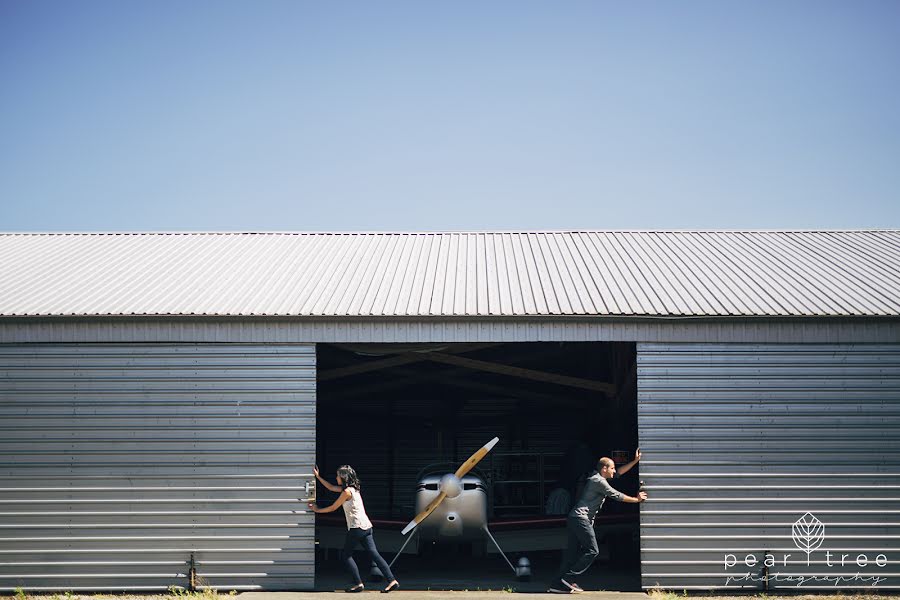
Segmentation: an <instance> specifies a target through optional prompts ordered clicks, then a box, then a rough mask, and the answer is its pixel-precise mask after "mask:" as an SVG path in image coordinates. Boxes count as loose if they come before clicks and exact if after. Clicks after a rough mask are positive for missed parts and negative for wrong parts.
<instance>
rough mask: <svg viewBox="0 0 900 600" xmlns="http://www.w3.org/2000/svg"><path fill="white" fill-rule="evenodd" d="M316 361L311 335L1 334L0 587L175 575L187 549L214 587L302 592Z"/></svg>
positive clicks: (308, 570)
mask: <svg viewBox="0 0 900 600" xmlns="http://www.w3.org/2000/svg"><path fill="white" fill-rule="evenodd" d="M315 361H316V355H315V346H314V345H312V344H284V345H273V344H266V345H262V344H254V345H240V344H41V345H28V344H19V345H3V346H0V373H2V375H3V376H2V378H0V434H2V435H0V483H2V485H0V501H2V506H3V513H2V514H0V524H2V529H3V535H2V537H0V575H2V576H3V577H2V578H0V590H3V591H11V590H12V589H13V586H22V587H24V588H25V589H26V590H27V591H31V590H73V591H76V590H77V591H87V590H97V591H99V590H126V589H131V590H137V589H142V590H164V589H166V588H167V587H168V586H170V585H177V586H186V583H187V573H188V561H189V557H190V554H191V552H193V553H194V557H195V560H196V565H197V572H198V574H199V575H200V577H201V578H203V579H205V580H206V582H207V584H208V586H209V587H211V588H216V589H222V590H230V589H237V590H299V589H312V587H313V583H314V580H313V577H314V567H315V560H314V555H313V550H314V519H313V515H312V514H311V513H309V514H308V513H307V512H306V510H305V509H306V506H305V503H304V502H303V501H302V500H301V499H302V498H304V497H305V496H306V493H305V489H304V483H305V481H306V480H311V478H312V474H311V473H310V472H309V469H310V466H311V465H312V462H313V460H314V452H315V436H316V432H315V427H316V420H315V413H316V368H315ZM223 561H227V562H223ZM13 562H15V563H19V564H12V563H13ZM21 563H33V564H21Z"/></svg>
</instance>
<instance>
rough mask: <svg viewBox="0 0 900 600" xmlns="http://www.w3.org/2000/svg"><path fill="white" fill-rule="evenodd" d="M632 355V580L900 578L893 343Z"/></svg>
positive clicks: (672, 349) (824, 582)
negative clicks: (636, 508) (637, 569)
mask: <svg viewBox="0 0 900 600" xmlns="http://www.w3.org/2000/svg"><path fill="white" fill-rule="evenodd" d="M637 353H638V423H639V436H640V441H641V446H642V449H643V451H644V460H643V461H642V463H641V478H642V479H643V480H644V481H645V482H646V484H647V492H648V493H649V495H650V497H651V500H650V501H649V502H647V503H646V504H644V505H643V507H642V512H641V538H642V539H641V545H642V548H641V560H642V565H641V572H642V584H643V586H644V587H645V588H650V587H654V586H656V585H659V586H660V587H663V588H666V589H677V590H680V589H710V588H721V587H730V588H742V587H743V588H745V589H747V588H758V589H763V588H764V587H765V583H764V581H762V580H764V579H766V577H764V576H767V580H768V587H769V589H787V588H791V589H796V588H797V587H798V586H799V587H800V588H801V589H835V588H837V589H841V588H871V587H872V586H873V585H874V586H875V587H876V589H881V590H888V589H900V344H891V345H862V344H857V345H814V344H809V345H777V344H770V345H750V344H638V349H637ZM807 513H810V515H809V516H806V515H807ZM804 516H806V518H805V521H801V523H800V524H799V525H798V526H797V527H793V525H794V524H795V523H797V521H800V520H801V519H804ZM811 517H814V518H815V519H817V520H818V522H819V523H821V524H822V525H824V529H822V528H818V527H805V526H804V523H809V522H813V523H815V521H812V518H811ZM807 550H810V551H809V552H807ZM766 553H770V554H771V555H772V558H773V559H774V560H772V558H770V560H769V563H770V564H769V565H766V560H765V554H766ZM786 554H789V555H790V556H788V557H787V559H786V561H785V558H784V557H785V555H786ZM728 555H733V558H732V556H728ZM748 555H752V556H751V558H750V559H749V560H747V556H748ZM845 555H846V556H845ZM879 555H881V557H882V558H880V559H879ZM842 556H843V557H844V558H843V563H844V564H843V566H841V564H840V563H841V561H842ZM754 559H755V561H758V562H756V564H753V563H754ZM726 560H727V561H728V562H729V563H734V564H730V565H729V566H728V567H727V568H726V564H725V563H726ZM807 560H809V565H808V566H807ZM857 561H859V562H860V563H865V566H861V565H860V564H859V563H858V562H857ZM879 562H880V563H886V564H882V565H879V564H876V563H879ZM748 563H750V564H748ZM772 563H774V564H772ZM829 563H830V564H829ZM764 569H766V570H765V571H764ZM802 576H805V577H806V578H805V579H801V577H802ZM729 577H730V578H729ZM873 577H875V578H879V579H881V580H880V581H876V579H873Z"/></svg>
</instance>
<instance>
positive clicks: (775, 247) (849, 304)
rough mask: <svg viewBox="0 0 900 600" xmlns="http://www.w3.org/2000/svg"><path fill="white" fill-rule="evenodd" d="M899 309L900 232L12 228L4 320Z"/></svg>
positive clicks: (3, 251)
mask: <svg viewBox="0 0 900 600" xmlns="http://www.w3.org/2000/svg"><path fill="white" fill-rule="evenodd" d="M68 315H71V316H91V315H96V316H100V315H222V316H250V315H273V316H275V315H281V316H316V315H321V316H351V317H352V316H417V317H421V316H516V315H521V316H551V315H610V316H612V315H621V316H642V315H644V316H777V315H785V316H863V315H870V316H875V315H885V316H898V315H900V230H865V231H862V230H854V231H541V232H447V233H443V232H442V233H437V232H423V233H360V232H355V233H354V232H347V233H183V232H182V233H83V234H81V233H79V234H74V233H27V234H26V233H9V234H0V316H68Z"/></svg>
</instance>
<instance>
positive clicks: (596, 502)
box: [547, 448, 647, 594]
mask: <svg viewBox="0 0 900 600" xmlns="http://www.w3.org/2000/svg"><path fill="white" fill-rule="evenodd" d="M640 460H641V449H640V448H638V449H637V450H636V451H635V453H634V460H632V461H631V462H629V463H626V464H624V465H622V469H621V470H620V471H619V474H620V475H624V474H625V473H627V472H628V471H630V470H631V468H632V467H633V466H634V465H636V464H638V462H640ZM615 476H616V463H614V462H613V461H612V459H611V458H607V457H605V456H604V457H603V458H601V459H600V460H599V461H597V470H596V471H594V472H593V473H591V475H590V477H588V479H587V482H586V483H585V485H584V490H583V491H582V492H581V497H580V498H579V499H578V502H576V503H575V506H574V507H573V508H572V510H571V511H569V514H568V516H567V517H566V529H567V530H568V532H569V543H568V546H567V548H566V552H565V554H564V555H563V564H562V568H561V569H560V573H559V577H557V578H556V579H555V580H554V581H553V583H552V585H551V586H550V589H549V590H547V591H548V592H550V593H553V594H578V593H580V592H583V591H584V590H582V589H581V587H579V585H578V584H577V583H575V580H574V577H575V576H576V575H580V574H581V573H584V572H585V571H587V569H588V567H590V566H591V563H593V562H594V559H595V558H597V554H598V549H597V535H596V534H595V533H594V517H595V516H597V512H598V511H599V510H600V508H601V507H602V506H603V502H604V501H605V500H606V499H607V498H612V499H613V500H617V501H619V502H632V503H637V502H643V501H644V500H646V499H647V494H646V493H644V492H638V495H637V497H634V496H627V495H625V494H623V493H622V492H620V491H619V490H616V489H614V488H613V487H612V486H611V485H609V482H607V481H606V480H607V479H612V478H613V477H615Z"/></svg>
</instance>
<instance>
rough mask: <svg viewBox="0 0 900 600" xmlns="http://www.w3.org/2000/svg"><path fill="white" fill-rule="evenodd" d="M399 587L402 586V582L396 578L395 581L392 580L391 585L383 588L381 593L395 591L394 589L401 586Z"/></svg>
mask: <svg viewBox="0 0 900 600" xmlns="http://www.w3.org/2000/svg"><path fill="white" fill-rule="evenodd" d="M399 587H400V584H399V583H398V582H397V580H396V579H395V580H393V581H392V582H391V585H389V586H387V587H386V588H384V589H383V590H381V593H382V594H387V593H388V592H393V591H394V590H396V589H397V588H399Z"/></svg>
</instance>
